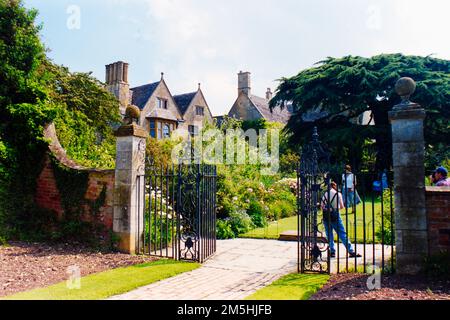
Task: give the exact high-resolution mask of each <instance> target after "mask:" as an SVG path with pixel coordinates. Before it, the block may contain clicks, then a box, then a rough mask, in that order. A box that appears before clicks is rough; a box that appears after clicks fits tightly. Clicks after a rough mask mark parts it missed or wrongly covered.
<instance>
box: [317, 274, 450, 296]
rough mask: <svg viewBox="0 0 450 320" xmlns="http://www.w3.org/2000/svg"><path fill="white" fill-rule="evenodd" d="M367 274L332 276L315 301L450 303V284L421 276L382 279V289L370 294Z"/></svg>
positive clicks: (384, 277)
mask: <svg viewBox="0 0 450 320" xmlns="http://www.w3.org/2000/svg"><path fill="white" fill-rule="evenodd" d="M368 278H369V276H368V275H363V274H351V273H349V274H338V275H332V276H331V279H330V281H329V282H328V283H327V284H326V285H325V286H324V287H323V288H322V289H321V290H320V291H319V292H317V293H316V294H315V295H314V296H313V297H312V298H311V300H450V280H433V279H427V278H425V277H420V276H414V277H413V276H398V275H389V276H382V277H381V288H380V289H378V290H369V289H368V287H367V280H368Z"/></svg>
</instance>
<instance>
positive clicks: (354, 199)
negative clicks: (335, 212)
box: [342, 165, 361, 208]
mask: <svg viewBox="0 0 450 320" xmlns="http://www.w3.org/2000/svg"><path fill="white" fill-rule="evenodd" d="M342 193H343V195H344V204H345V207H346V208H353V206H356V205H358V204H359V203H360V202H361V199H360V198H359V196H358V193H357V192H356V177H355V175H354V174H353V173H352V167H351V166H349V165H347V166H345V173H344V174H343V175H342Z"/></svg>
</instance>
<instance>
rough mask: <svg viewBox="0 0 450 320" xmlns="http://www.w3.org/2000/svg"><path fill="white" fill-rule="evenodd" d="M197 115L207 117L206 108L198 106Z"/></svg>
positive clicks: (196, 108)
mask: <svg viewBox="0 0 450 320" xmlns="http://www.w3.org/2000/svg"><path fill="white" fill-rule="evenodd" d="M195 114H196V115H197V116H202V117H203V116H204V115H205V108H204V107H200V106H196V107H195Z"/></svg>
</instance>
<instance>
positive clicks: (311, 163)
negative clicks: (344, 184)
mask: <svg viewBox="0 0 450 320" xmlns="http://www.w3.org/2000/svg"><path fill="white" fill-rule="evenodd" d="M328 160H329V159H328V154H327V153H326V152H325V151H324V150H323V148H322V146H321V145H320V142H319V135H318V133H317V128H314V133H313V139H312V141H311V142H310V143H309V144H307V145H306V146H305V147H304V148H303V152H302V156H301V161H300V163H299V166H298V170H297V185H298V186H299V188H297V190H298V194H297V199H298V220H297V228H298V234H299V235H300V236H299V237H298V272H301V273H305V272H318V273H330V254H329V246H328V241H327V239H326V237H325V234H324V233H323V232H322V231H320V229H319V225H320V223H321V222H320V219H319V210H320V202H321V199H322V195H323V193H324V190H325V189H326V186H327V185H329V183H328V181H326V180H327V178H326V177H327V174H326V169H327V166H326V164H327V163H329V161H328Z"/></svg>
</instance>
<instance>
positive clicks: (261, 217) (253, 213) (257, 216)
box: [247, 199, 267, 228]
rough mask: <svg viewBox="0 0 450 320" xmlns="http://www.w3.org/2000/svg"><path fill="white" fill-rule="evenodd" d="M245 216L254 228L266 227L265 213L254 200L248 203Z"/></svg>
mask: <svg viewBox="0 0 450 320" xmlns="http://www.w3.org/2000/svg"><path fill="white" fill-rule="evenodd" d="M247 214H248V215H249V216H250V218H251V219H252V223H253V225H254V226H255V227H256V228H262V227H264V226H266V225H267V218H266V217H267V212H266V210H264V208H263V206H262V205H261V203H260V202H259V201H257V200H256V199H253V200H251V201H250V204H249V206H248V209H247Z"/></svg>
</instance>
